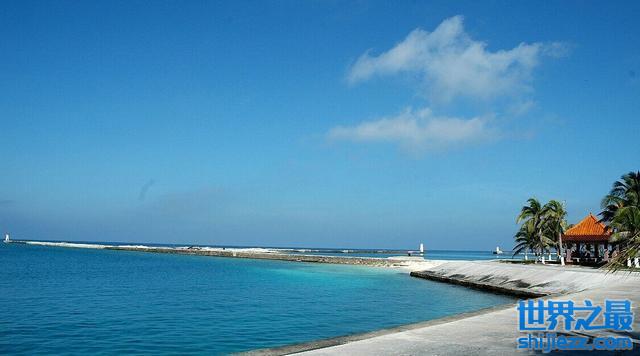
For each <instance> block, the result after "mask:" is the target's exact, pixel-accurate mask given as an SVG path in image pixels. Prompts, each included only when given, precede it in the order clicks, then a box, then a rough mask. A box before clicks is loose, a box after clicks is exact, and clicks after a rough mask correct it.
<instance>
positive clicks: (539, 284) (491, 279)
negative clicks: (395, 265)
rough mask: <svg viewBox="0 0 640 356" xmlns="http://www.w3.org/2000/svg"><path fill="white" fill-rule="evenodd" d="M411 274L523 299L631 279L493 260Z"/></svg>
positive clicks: (600, 272)
mask: <svg viewBox="0 0 640 356" xmlns="http://www.w3.org/2000/svg"><path fill="white" fill-rule="evenodd" d="M411 275H412V276H414V277H419V278H425V279H431V280H436V281H442V282H447V283H453V284H459V285H464V286H468V287H472V288H478V289H484V290H488V291H494V292H499V293H505V294H510V295H514V296H517V297H523V298H536V297H543V296H547V295H560V294H568V293H576V292H581V291H584V290H588V289H593V288H599V287H601V286H603V285H608V284H611V283H618V282H624V281H625V280H626V279H628V278H632V277H630V276H629V275H628V274H625V273H617V274H613V273H606V271H603V270H597V269H593V268H584V267H579V266H560V265H533V264H529V265H521V264H511V263H501V262H495V261H465V262H458V261H450V262H447V263H443V264H441V265H439V266H436V267H433V268H430V269H427V270H424V271H413V272H412V273H411ZM634 276H635V274H634Z"/></svg>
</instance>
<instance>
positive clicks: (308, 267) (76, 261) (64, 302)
mask: <svg viewBox="0 0 640 356" xmlns="http://www.w3.org/2000/svg"><path fill="white" fill-rule="evenodd" d="M0 271H2V277H0V354H16V353H19V354H33V353H39V354H59V353H67V354H68V353H71V354H86V353H103V354H120V353H144V354H169V353H171V354H201V353H207V354H227V353H230V352H238V351H245V350H251V349H256V348H263V347H274V346H282V345H287V344H293V343H299V342H305V341H312V340H316V339H322V338H329V337H335V336H341V335H347V334H352V333H359V332H365V331H371V330H376V329H381V328H387V327H393V326H398V325H402V324H407V323H412V322H418V321H423V320H429V319H434V318H439V317H443V316H447V315H452V314H457V313H461V312H465V311H472V310H477V309H480V308H485V307H490V306H495V305H499V304H505V303H510V302H513V299H511V298H509V297H506V296H500V295H496V294H489V293H483V292H478V291H475V290H470V289H466V288H463V287H458V286H452V285H447V284H441V283H436V282H430V281H426V280H421V279H416V278H412V277H410V276H408V274H407V273H406V272H404V273H403V272H401V271H399V270H395V269H384V268H370V267H360V266H342V265H324V264H303V263H292V262H284V261H263V260H249V259H230V258H215V257H205V256H183V255H174V254H154V253H144V252H127V251H109V250H93V249H72V248H59V247H43V246H28V245H19V244H0Z"/></svg>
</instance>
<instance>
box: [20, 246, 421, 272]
mask: <svg viewBox="0 0 640 356" xmlns="http://www.w3.org/2000/svg"><path fill="white" fill-rule="evenodd" d="M11 243H16V244H28V245H38V246H50V247H67V248H91V249H104V250H114V251H135V252H148V253H170V254H180V255H195V256H211V257H229V258H250V259H261V260H277V261H290V262H308V263H331V264H345V265H362V266H373V267H406V266H407V265H408V264H409V263H415V260H412V259H409V260H408V259H407V258H405V257H403V256H399V257H398V258H393V257H389V258H378V257H341V256H323V255H304V254H290V253H282V252H281V251H279V250H275V249H265V248H222V247H198V246H188V247H187V246H185V247H167V246H146V245H107V244H94V243H92V244H88V243H87V244H85V243H69V242H47V241H11ZM422 261H424V260H422Z"/></svg>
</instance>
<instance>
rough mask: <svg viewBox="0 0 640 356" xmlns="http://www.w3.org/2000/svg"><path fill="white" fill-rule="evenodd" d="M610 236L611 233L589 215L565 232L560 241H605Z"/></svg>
mask: <svg viewBox="0 0 640 356" xmlns="http://www.w3.org/2000/svg"><path fill="white" fill-rule="evenodd" d="M610 236H611V232H610V231H609V229H608V228H607V226H606V225H605V224H603V223H601V222H600V221H598V218H596V217H595V216H593V214H591V213H590V214H589V216H587V217H586V218H584V219H582V221H580V222H579V223H577V224H576V225H575V226H574V227H572V228H570V229H569V230H567V231H565V233H564V235H563V236H562V239H563V240H565V241H607V240H609V237H610Z"/></svg>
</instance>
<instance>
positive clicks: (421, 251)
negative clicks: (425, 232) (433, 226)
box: [420, 243, 424, 253]
mask: <svg viewBox="0 0 640 356" xmlns="http://www.w3.org/2000/svg"><path fill="white" fill-rule="evenodd" d="M420 253H424V244H423V243H420Z"/></svg>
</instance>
